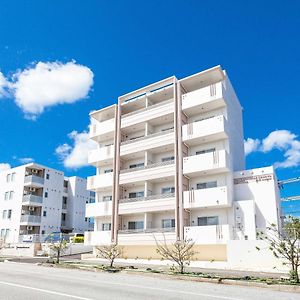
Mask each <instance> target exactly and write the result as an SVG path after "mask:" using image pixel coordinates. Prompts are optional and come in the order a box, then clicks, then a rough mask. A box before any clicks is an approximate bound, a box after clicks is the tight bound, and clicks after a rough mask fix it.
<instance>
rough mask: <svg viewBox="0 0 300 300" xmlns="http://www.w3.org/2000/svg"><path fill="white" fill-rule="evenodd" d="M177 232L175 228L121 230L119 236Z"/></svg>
mask: <svg viewBox="0 0 300 300" xmlns="http://www.w3.org/2000/svg"><path fill="white" fill-rule="evenodd" d="M155 232H175V227H167V228H147V229H127V230H119V231H118V233H119V234H135V233H155Z"/></svg>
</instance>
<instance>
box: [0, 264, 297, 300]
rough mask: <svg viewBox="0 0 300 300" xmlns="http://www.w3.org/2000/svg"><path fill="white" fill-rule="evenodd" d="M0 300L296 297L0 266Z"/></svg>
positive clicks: (132, 277) (150, 279)
mask: <svg viewBox="0 0 300 300" xmlns="http://www.w3.org/2000/svg"><path fill="white" fill-rule="evenodd" d="M0 299H1V300H2V299H3V300H15V299H18V300H19V299H22V300H52V299H53V300H54V299H55V300H63V299H81V300H96V299H101V300H102V299H112V300H114V299H124V300H126V299H128V300H129V299H130V300H135V299H139V300H142V299H157V300H158V299H166V300H168V299H189V300H193V299H201V300H217V299H220V300H242V299H243V300H254V299H258V300H266V299H272V300H275V299H280V300H296V299H298V300H299V299H300V296H299V294H294V293H283V292H275V291H271V290H268V289H257V288H246V287H236V286H227V285H218V284H208V283H198V282H188V281H180V280H167V279H161V278H154V277H147V276H140V275H132V274H131V275H129V274H109V273H104V272H99V273H94V272H88V271H81V270H71V269H70V270H69V269H56V268H48V267H41V266H36V265H31V264H20V263H0Z"/></svg>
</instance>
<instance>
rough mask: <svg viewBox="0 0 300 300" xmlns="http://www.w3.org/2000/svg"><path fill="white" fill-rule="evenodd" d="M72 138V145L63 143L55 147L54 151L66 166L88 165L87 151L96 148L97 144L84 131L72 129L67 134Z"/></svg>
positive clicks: (71, 167) (78, 166) (73, 167)
mask: <svg viewBox="0 0 300 300" xmlns="http://www.w3.org/2000/svg"><path fill="white" fill-rule="evenodd" d="M68 137H69V139H71V140H73V146H71V145H69V144H67V143H65V144H62V145H60V146H58V147H57V148H56V149H55V153H56V154H57V156H58V157H59V159H61V160H62V161H63V163H64V166H65V167H66V168H70V169H77V168H80V167H84V166H87V165H88V152H89V151H90V150H93V149H96V148H97V144H96V143H95V142H94V141H92V140H90V139H89V134H88V133H87V132H86V131H83V132H77V131H75V130H74V131H72V132H71V133H69V134H68Z"/></svg>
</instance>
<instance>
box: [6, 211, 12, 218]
mask: <svg viewBox="0 0 300 300" xmlns="http://www.w3.org/2000/svg"><path fill="white" fill-rule="evenodd" d="M11 212H12V211H11V209H9V210H8V211H7V219H11Z"/></svg>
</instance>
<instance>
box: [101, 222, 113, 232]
mask: <svg viewBox="0 0 300 300" xmlns="http://www.w3.org/2000/svg"><path fill="white" fill-rule="evenodd" d="M109 230H111V223H102V231H109Z"/></svg>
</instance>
